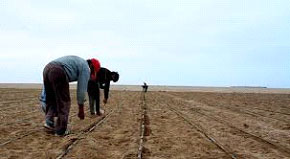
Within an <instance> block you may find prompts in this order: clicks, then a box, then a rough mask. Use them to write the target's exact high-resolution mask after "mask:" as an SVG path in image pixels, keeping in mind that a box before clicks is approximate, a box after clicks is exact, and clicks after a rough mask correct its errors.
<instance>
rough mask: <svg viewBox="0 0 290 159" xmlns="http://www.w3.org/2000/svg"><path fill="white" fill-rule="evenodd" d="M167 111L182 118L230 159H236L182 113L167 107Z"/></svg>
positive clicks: (230, 151)
mask: <svg viewBox="0 0 290 159" xmlns="http://www.w3.org/2000/svg"><path fill="white" fill-rule="evenodd" d="M169 109H170V110H171V111H173V112H174V113H175V114H177V115H178V116H179V117H180V118H182V119H183V120H184V121H185V122H186V123H188V124H189V125H191V126H192V128H194V129H195V130H197V131H198V132H199V133H201V134H203V135H204V136H205V137H206V138H207V139H208V140H210V141H211V142H212V143H213V144H214V145H216V146H217V147H218V148H219V149H220V150H222V151H223V152H224V153H226V154H227V155H228V156H230V157H231V158H232V159H236V155H235V154H234V153H233V151H232V150H227V149H226V148H224V147H223V146H222V145H221V144H220V143H219V142H218V141H217V140H216V139H214V138H213V137H211V136H210V135H209V134H207V133H206V132H205V131H204V130H203V129H202V128H201V127H200V126H197V124H196V123H193V122H191V121H190V120H189V119H188V118H186V117H185V116H184V115H183V114H182V113H180V112H179V111H177V110H176V109H173V108H172V107H169Z"/></svg>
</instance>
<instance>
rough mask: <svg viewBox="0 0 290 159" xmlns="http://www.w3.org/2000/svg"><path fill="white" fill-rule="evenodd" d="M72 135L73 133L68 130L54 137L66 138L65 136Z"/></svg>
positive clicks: (57, 133)
mask: <svg viewBox="0 0 290 159" xmlns="http://www.w3.org/2000/svg"><path fill="white" fill-rule="evenodd" d="M70 133H71V132H70V130H68V129H66V130H65V131H63V130H62V131H59V132H56V133H55V134H54V135H55V136H58V137H64V136H67V135H69V134H70Z"/></svg>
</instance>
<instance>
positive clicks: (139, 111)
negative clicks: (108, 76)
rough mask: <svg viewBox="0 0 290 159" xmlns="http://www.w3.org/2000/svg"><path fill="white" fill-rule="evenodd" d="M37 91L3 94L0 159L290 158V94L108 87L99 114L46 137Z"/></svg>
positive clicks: (73, 117) (74, 116)
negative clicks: (61, 134)
mask: <svg viewBox="0 0 290 159" xmlns="http://www.w3.org/2000/svg"><path fill="white" fill-rule="evenodd" d="M39 93H40V90H39V89H12V88H2V89H0V119H1V122H0V158H1V159H8V158H9V159H12V158H21V159H25V158H27V159H28V158H31V159H32V158H53V159H54V158H82V159H88V158H95V159H134V158H145V159H192V158H218V159H219V158H222V159H223V158H245V159H256V158H261V159H264V158H269V159H270V158H277V159H281V158H290V95H289V94H286V93H277V92H275V93H271V92H267V93H254V92H252V93H241V92H240V93H237V92H236V93H229V92H228V93H226V92H190V91H187V92H173V91H169V92H166V91H152V92H147V93H142V92H141V91H121V90H119V91H118V90H112V91H111V94H110V99H109V102H108V103H107V104H106V105H105V106H104V105H102V106H101V107H102V108H103V109H104V110H105V114H104V115H103V116H97V117H92V116H90V115H89V113H88V103H86V104H85V105H86V108H85V109H86V110H87V112H86V118H85V120H79V119H78V117H77V104H76V95H75V90H71V97H72V106H71V111H70V119H69V122H70V123H69V128H70V130H71V132H72V133H71V134H70V135H68V136H66V137H57V136H54V135H51V134H48V133H47V132H45V130H44V128H43V121H44V114H43V113H42V112H41V111H40V109H39V102H38V97H39Z"/></svg>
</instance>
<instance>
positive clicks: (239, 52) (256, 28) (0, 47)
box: [0, 0, 290, 88]
mask: <svg viewBox="0 0 290 159" xmlns="http://www.w3.org/2000/svg"><path fill="white" fill-rule="evenodd" d="M64 55H78V56H80V57H83V58H85V59H87V58H91V57H94V58H98V59H99V60H100V61H101V65H102V66H104V67H107V68H109V69H110V70H112V71H118V72H119V73H120V81H119V84H142V83H143V81H146V82H147V83H148V84H156V85H189V86H266V87H281V88H290V69H289V66H290V1H289V0H277V1H274V0H219V1H216V0H122V1H117V0H115V1H113V0H102V1H99V0H49V1H44V0H0V82H19V83H30V82H38V83H40V82H42V70H43V68H44V67H45V65H46V64H47V63H48V62H49V61H51V60H53V59H55V58H58V57H61V56H64Z"/></svg>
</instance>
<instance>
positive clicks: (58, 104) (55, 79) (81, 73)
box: [43, 56, 100, 136]
mask: <svg viewBox="0 0 290 159" xmlns="http://www.w3.org/2000/svg"><path fill="white" fill-rule="evenodd" d="M99 69H100V63H99V61H98V60H96V59H89V60H84V59H82V58H80V57H77V56H64V57H61V58H58V59H56V60H53V61H51V62H50V63H49V64H47V65H46V66H45V68H44V71H43V81H44V87H45V93H46V100H45V102H46V109H44V110H45V124H44V126H45V127H46V128H47V129H49V130H52V131H54V132H55V133H56V135H57V136H64V135H67V134H68V131H67V124H68V117H69V110H70V106H71V98H70V92H69V82H72V81H77V102H78V106H79V112H78V117H79V118H80V119H81V120H83V119H84V118H85V114H84V102H85V92H86V90H87V86H88V81H89V78H90V77H91V78H92V79H96V75H97V72H98V71H99ZM54 117H57V122H56V124H55V123H54V120H53V118H54Z"/></svg>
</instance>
